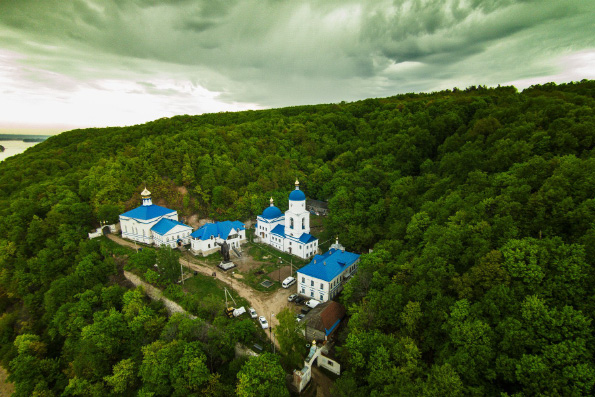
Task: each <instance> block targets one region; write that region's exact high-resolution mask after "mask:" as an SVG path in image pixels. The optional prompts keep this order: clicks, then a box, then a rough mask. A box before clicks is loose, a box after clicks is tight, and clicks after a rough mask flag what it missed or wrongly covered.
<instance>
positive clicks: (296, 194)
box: [289, 190, 306, 201]
mask: <svg viewBox="0 0 595 397" xmlns="http://www.w3.org/2000/svg"><path fill="white" fill-rule="evenodd" d="M289 199H290V200H291V201H304V200H305V199H306V195H305V194H304V192H302V191H301V190H294V191H293V192H291V193H289Z"/></svg>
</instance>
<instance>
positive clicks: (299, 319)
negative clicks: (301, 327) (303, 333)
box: [295, 313, 306, 323]
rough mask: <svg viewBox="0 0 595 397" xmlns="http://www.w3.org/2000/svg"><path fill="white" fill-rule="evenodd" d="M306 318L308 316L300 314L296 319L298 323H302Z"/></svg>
mask: <svg viewBox="0 0 595 397" xmlns="http://www.w3.org/2000/svg"><path fill="white" fill-rule="evenodd" d="M304 317H306V315H305V314H302V313H300V314H298V315H297V316H295V318H296V319H297V321H298V323H299V322H300V321H302V320H303V318H304Z"/></svg>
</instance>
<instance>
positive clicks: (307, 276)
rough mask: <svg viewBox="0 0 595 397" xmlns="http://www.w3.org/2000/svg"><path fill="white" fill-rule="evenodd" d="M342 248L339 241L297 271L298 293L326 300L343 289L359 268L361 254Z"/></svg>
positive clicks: (322, 300)
mask: <svg viewBox="0 0 595 397" xmlns="http://www.w3.org/2000/svg"><path fill="white" fill-rule="evenodd" d="M337 247H339V248H337ZM342 248H343V247H342V246H340V245H339V243H338V242H337V243H335V244H333V245H332V246H331V249H330V250H328V251H327V252H326V253H324V254H322V255H316V256H315V257H314V259H312V261H311V262H310V263H309V264H307V265H306V266H304V267H302V268H301V269H300V270H298V271H297V276H296V278H297V282H298V286H297V292H298V294H300V295H303V296H305V297H309V298H313V299H316V300H319V301H321V302H326V301H329V300H331V299H333V298H334V297H335V296H337V294H338V293H339V292H341V291H342V290H343V284H345V282H346V281H347V280H348V279H349V278H350V277H351V275H353V273H355V271H356V270H357V264H358V262H359V257H360V256H359V255H358V254H354V253H352V252H347V251H345V249H342Z"/></svg>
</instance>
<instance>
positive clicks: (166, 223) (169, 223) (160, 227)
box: [151, 218, 192, 236]
mask: <svg viewBox="0 0 595 397" xmlns="http://www.w3.org/2000/svg"><path fill="white" fill-rule="evenodd" d="M178 225H181V226H184V227H187V228H189V229H192V228H191V227H190V226H188V225H185V224H183V223H182V222H178V221H174V220H173V219H168V218H163V219H162V220H160V221H159V222H157V223H156V224H155V225H154V226H153V227H152V228H151V230H152V231H154V232H155V233H157V234H159V235H161V236H163V235H164V234H166V233H167V232H169V231H170V230H171V229H173V228H174V227H176V226H178Z"/></svg>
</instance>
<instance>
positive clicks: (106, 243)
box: [97, 236, 135, 256]
mask: <svg viewBox="0 0 595 397" xmlns="http://www.w3.org/2000/svg"><path fill="white" fill-rule="evenodd" d="M97 240H98V241H99V243H100V244H101V246H102V247H103V248H104V249H106V250H107V251H108V252H109V253H110V254H114V255H118V256H123V255H131V254H134V252H135V251H134V249H132V248H129V247H125V246H123V245H120V244H118V243H116V242H114V241H112V240H110V239H109V238H107V237H105V236H101V237H98V238H97Z"/></svg>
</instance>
